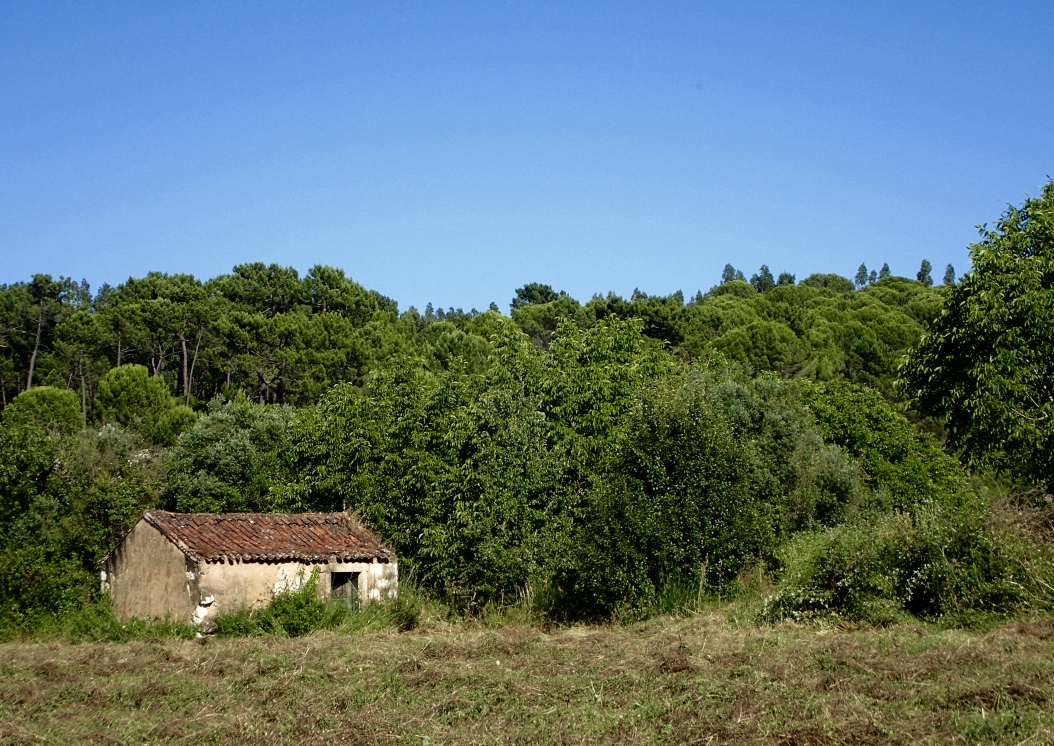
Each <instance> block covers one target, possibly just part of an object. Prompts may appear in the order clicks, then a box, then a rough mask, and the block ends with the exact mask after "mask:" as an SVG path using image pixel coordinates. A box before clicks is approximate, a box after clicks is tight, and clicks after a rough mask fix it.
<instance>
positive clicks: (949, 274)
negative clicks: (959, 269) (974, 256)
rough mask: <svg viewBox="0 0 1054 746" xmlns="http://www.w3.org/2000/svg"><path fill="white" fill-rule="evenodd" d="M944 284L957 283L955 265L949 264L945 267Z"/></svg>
mask: <svg viewBox="0 0 1054 746" xmlns="http://www.w3.org/2000/svg"><path fill="white" fill-rule="evenodd" d="M944 284H945V285H954V284H955V267H953V266H952V265H950V264H949V265H948V266H947V267H945V269H944Z"/></svg>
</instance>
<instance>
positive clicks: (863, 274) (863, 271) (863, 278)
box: [855, 263, 867, 288]
mask: <svg viewBox="0 0 1054 746" xmlns="http://www.w3.org/2000/svg"><path fill="white" fill-rule="evenodd" d="M855 282H856V286H857V287H858V288H862V287H863V286H864V285H866V284H867V265H866V264H864V263H861V264H860V267H859V268H858V269H857V270H856V278H855Z"/></svg>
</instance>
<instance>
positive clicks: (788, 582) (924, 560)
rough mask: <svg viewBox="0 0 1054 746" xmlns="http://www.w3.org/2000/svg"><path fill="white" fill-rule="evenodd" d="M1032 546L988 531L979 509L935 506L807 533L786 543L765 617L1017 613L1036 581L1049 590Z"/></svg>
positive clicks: (880, 618)
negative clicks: (1031, 564) (1034, 564)
mask: <svg viewBox="0 0 1054 746" xmlns="http://www.w3.org/2000/svg"><path fill="white" fill-rule="evenodd" d="M1029 551H1030V550H1029V549H1027V548H1025V547H1021V546H1017V545H1015V542H1014V541H1013V539H1012V537H1006V536H999V535H998V534H995V533H993V532H991V531H989V530H987V529H985V527H984V526H983V524H982V522H981V515H980V514H979V513H977V512H971V511H951V510H947V509H943V510H942V509H938V508H925V509H921V510H919V511H918V512H917V513H915V514H911V515H909V514H906V513H890V514H888V515H885V516H882V517H880V518H877V519H872V520H867V521H863V520H862V521H858V522H855V523H851V524H845V525H841V526H836V527H834V528H829V529H826V530H823V531H817V532H809V533H803V534H801V535H799V536H797V537H795V538H794V539H792V540H791V541H790V542H789V543H788V544H787V545H786V546H785V547H784V548H783V549H782V551H781V557H782V560H783V579H782V583H781V586H780V588H779V589H778V590H777V592H776V593H775V594H774V595H773V596H772V597H770V598H769V599H767V600H766V603H765V608H764V611H763V612H762V614H763V616H764V617H765V618H767V619H770V620H775V619H798V620H808V619H849V620H858V621H866V622H870V623H888V622H891V621H895V620H897V619H900V618H904V617H907V616H909V615H910V616H915V617H919V618H922V619H931V620H938V619H949V620H951V621H969V619H970V618H971V617H973V616H976V615H977V614H997V615H998V614H1011V613H1014V612H1015V611H1018V610H1020V609H1022V608H1024V607H1025V606H1026V605H1027V604H1028V603H1029V599H1030V593H1031V592H1030V588H1031V589H1033V590H1037V591H1041V590H1042V589H1041V588H1040V587H1039V585H1038V581H1037V580H1036V579H1035V578H1034V577H1032V576H1031V574H1030V573H1029V572H1028V571H1027V566H1026V564H1025V562H1024V561H1023V560H1024V559H1025V558H1026V557H1027V553H1029ZM1040 595H1042V594H1040Z"/></svg>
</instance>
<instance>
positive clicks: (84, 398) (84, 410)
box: [81, 372, 88, 430]
mask: <svg viewBox="0 0 1054 746" xmlns="http://www.w3.org/2000/svg"><path fill="white" fill-rule="evenodd" d="M81 429H82V430H87V429H88V394H87V392H86V391H85V390H84V373H83V372H82V373H81Z"/></svg>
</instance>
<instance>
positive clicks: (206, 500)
mask: <svg viewBox="0 0 1054 746" xmlns="http://www.w3.org/2000/svg"><path fill="white" fill-rule="evenodd" d="M291 419H292V410H291V409H289V408H287V407H275V406H263V405H260V404H253V403H252V402H248V401H245V400H244V399H241V400H236V401H227V400H225V399H224V398H223V397H216V398H215V399H213V400H212V401H211V402H210V403H209V406H208V410H207V412H206V413H205V414H204V415H203V416H202V417H200V418H198V419H196V421H195V422H194V423H193V425H192V426H191V427H190V428H189V429H187V430H186V431H185V432H183V434H182V435H181V436H180V437H179V439H178V441H177V442H176V444H175V446H174V447H173V448H172V449H171V450H170V451H169V452H168V455H167V458H166V466H167V471H168V480H167V484H166V486H165V490H164V495H163V499H164V503H165V507H166V508H167V509H169V510H176V511H183V512H209V511H211V512H269V511H272V510H276V509H282V508H285V507H286V506H284V505H282V504H280V503H278V502H277V501H276V500H275V498H274V497H273V496H272V495H271V488H272V487H273V486H275V485H277V484H280V483H283V482H286V481H288V463H287V451H288V450H289V447H290V442H289V436H288V425H289V421H290V420H291Z"/></svg>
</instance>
